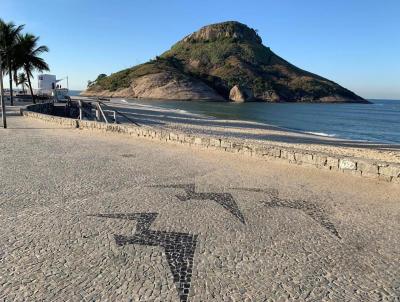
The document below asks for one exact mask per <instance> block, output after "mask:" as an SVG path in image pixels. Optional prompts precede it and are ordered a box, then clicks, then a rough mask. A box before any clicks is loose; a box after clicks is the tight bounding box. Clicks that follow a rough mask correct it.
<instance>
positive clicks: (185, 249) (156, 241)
mask: <svg viewBox="0 0 400 302" xmlns="http://www.w3.org/2000/svg"><path fill="white" fill-rule="evenodd" d="M157 215H158V214H157V213H132V214H97V215H90V216H96V217H104V218H117V219H129V220H136V221H137V224H136V233H135V234H134V235H133V236H123V235H114V238H115V242H116V244H117V245H119V246H123V245H126V244H139V245H148V246H160V247H162V248H164V250H165V254H166V257H167V262H168V266H169V268H170V270H171V272H172V274H173V276H174V283H175V285H176V289H177V290H178V294H179V298H180V301H181V302H187V301H189V291H190V285H191V280H192V271H193V260H194V253H195V250H196V243H197V235H190V234H187V233H177V232H164V231H152V230H150V229H149V228H150V226H151V224H152V223H153V222H154V220H155V219H156V218H157Z"/></svg>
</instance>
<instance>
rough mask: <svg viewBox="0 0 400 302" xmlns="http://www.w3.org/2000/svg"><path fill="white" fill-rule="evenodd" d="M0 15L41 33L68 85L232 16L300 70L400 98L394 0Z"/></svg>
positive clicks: (78, 0) (81, 7) (116, 5)
mask: <svg viewBox="0 0 400 302" xmlns="http://www.w3.org/2000/svg"><path fill="white" fill-rule="evenodd" d="M0 17H1V18H3V19H5V20H6V21H14V22H15V23H17V24H26V31H29V32H32V33H34V34H36V35H39V36H40V37H41V40H40V42H41V43H42V44H45V45H47V46H48V47H49V48H50V53H48V54H47V55H46V56H45V59H46V60H47V62H48V63H49V65H50V67H51V73H53V74H56V75H57V77H59V78H62V77H65V76H67V75H68V76H69V84H70V89H79V90H80V89H84V88H85V87H86V84H87V81H88V80H93V79H95V78H96V76H97V75H98V74H100V73H106V74H110V73H111V72H116V71H118V70H121V69H123V68H127V67H130V66H133V65H136V64H139V63H143V62H145V61H147V60H148V59H150V58H154V57H155V56H156V55H158V54H161V53H163V52H164V51H165V50H167V49H169V48H170V46H171V45H172V44H173V43H175V42H176V41H178V40H180V39H181V38H183V37H184V36H186V35H187V34H189V33H191V32H193V31H196V30H197V29H199V28H200V27H201V26H203V25H207V24H210V23H216V22H221V21H227V20H237V21H240V22H242V23H245V24H247V25H249V26H250V27H253V28H255V29H258V30H259V34H260V35H261V37H262V39H263V42H264V44H265V45H267V46H269V47H271V49H272V50H273V51H274V52H275V53H277V54H278V55H280V56H281V57H283V58H285V59H286V60H288V61H289V62H291V63H293V64H295V65H297V66H298V67H300V68H303V69H306V70H308V71H311V72H314V73H317V74H319V75H322V76H324V77H327V78H329V79H331V80H333V81H335V82H337V83H339V84H341V85H342V86H345V87H346V88H349V89H351V90H353V91H354V92H356V93H358V94H359V95H361V96H363V97H366V98H393V99H400V0H380V1H379V0H333V1H325V0H280V1H276V0H246V1H234V0H213V1H211V0H201V1H200V0H196V1H195V0H193V1H190V0H158V1H156V0H146V1H142V0H137V1H135V0H113V1H99V0H96V1H95V0H51V1H45V0H35V1H33V0H0ZM34 83H35V86H36V80H35V81H34Z"/></svg>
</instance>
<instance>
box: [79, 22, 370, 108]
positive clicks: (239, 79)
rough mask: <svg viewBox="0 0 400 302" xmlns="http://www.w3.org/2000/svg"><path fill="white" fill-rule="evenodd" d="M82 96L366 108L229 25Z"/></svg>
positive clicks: (205, 31)
mask: <svg viewBox="0 0 400 302" xmlns="http://www.w3.org/2000/svg"><path fill="white" fill-rule="evenodd" d="M82 94H83V95H86V96H103V97H125V98H142V99H174V100H212V101H234V102H250V101H265V102H321V103H335V102H356V103H368V101H366V100H365V99H363V98H362V97H360V96H358V95H356V94H355V93H353V92H352V91H350V90H348V89H346V88H344V87H342V86H340V85H338V84H336V83H334V82H332V81H330V80H328V79H325V78H323V77H321V76H318V75H316V74H313V73H310V72H308V71H305V70H302V69H300V68H298V67H296V66H294V65H292V64H290V63H289V62H287V61H285V60H284V59H282V58H281V57H279V56H278V55H276V54H275V53H274V52H272V51H271V50H270V48H269V47H266V46H264V45H263V44H262V40H261V37H260V36H259V35H258V34H257V31H256V30H254V29H252V28H249V27H248V26H246V25H244V24H242V23H239V22H236V21H229V22H223V23H217V24H212V25H208V26H205V27H203V28H201V29H200V30H199V31H197V32H194V33H192V34H190V35H188V36H187V37H185V38H184V39H182V40H181V41H179V42H178V43H176V44H175V45H173V46H172V48H171V49H170V50H169V51H167V52H165V53H163V54H162V55H160V56H157V57H156V58H155V59H154V60H151V61H149V62H147V63H144V64H141V65H138V66H134V67H132V68H128V69H125V70H122V71H119V72H117V73H114V74H111V75H110V76H106V75H101V76H99V77H98V78H97V79H96V80H95V81H93V82H90V83H89V85H88V88H87V90H86V91H84V92H83V93H82Z"/></svg>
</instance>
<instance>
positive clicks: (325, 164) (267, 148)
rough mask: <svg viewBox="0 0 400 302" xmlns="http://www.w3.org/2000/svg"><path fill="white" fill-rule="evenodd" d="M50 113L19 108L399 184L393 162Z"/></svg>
mask: <svg viewBox="0 0 400 302" xmlns="http://www.w3.org/2000/svg"><path fill="white" fill-rule="evenodd" d="M51 110H52V104H36V105H30V106H27V107H26V109H21V115H23V116H26V117H31V118H36V119H40V120H43V121H46V122H50V123H56V124H59V125H63V126H69V127H72V128H79V129H89V130H97V131H103V132H111V133H121V134H127V135H131V136H137V137H142V138H148V139H156V140H160V141H165V142H170V143H180V144H187V145H191V146H197V147H200V148H208V149H214V150H220V151H225V152H231V153H239V154H244V155H248V156H252V157H258V158H275V159H280V160H284V161H286V162H289V163H294V164H297V165H303V166H312V167H316V168H320V169H325V170H329V171H341V172H343V173H347V174H351V175H356V176H361V177H366V178H374V179H379V180H383V181H386V182H391V183H395V184H400V164H397V163H390V162H379V161H372V160H368V159H362V158H351V157H341V156H338V155H331V154H325V153H320V152H312V151H306V150H301V149H294V148H287V147H280V146H275V145H268V144H265V145H263V146H259V145H258V146H253V145H249V144H245V143H244V144H238V143H236V142H231V141H229V140H226V139H220V138H210V137H201V136H198V135H196V136H194V135H188V134H183V133H173V132H169V131H166V130H163V129H160V128H154V127H144V126H143V127H137V126H133V125H123V124H106V123H101V122H96V121H81V120H77V119H72V118H64V117H59V116H53V115H49V113H51Z"/></svg>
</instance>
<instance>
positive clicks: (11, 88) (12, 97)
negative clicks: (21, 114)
mask: <svg viewBox="0 0 400 302" xmlns="http://www.w3.org/2000/svg"><path fill="white" fill-rule="evenodd" d="M8 78H9V79H10V101H11V106H14V96H13V84H12V82H13V76H12V69H11V62H10V61H9V63H8Z"/></svg>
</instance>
